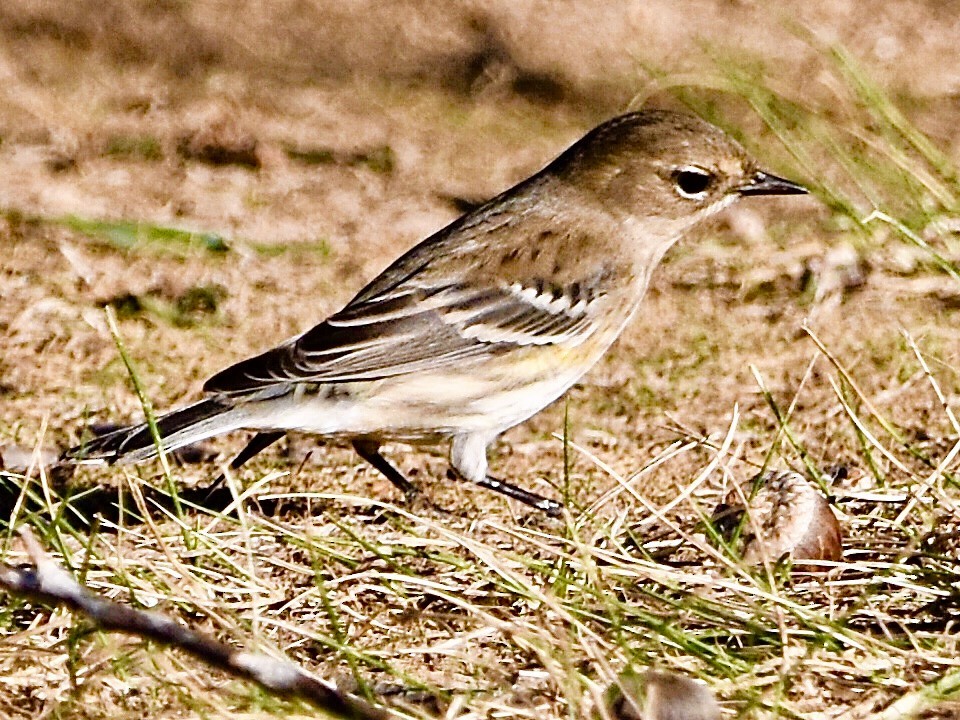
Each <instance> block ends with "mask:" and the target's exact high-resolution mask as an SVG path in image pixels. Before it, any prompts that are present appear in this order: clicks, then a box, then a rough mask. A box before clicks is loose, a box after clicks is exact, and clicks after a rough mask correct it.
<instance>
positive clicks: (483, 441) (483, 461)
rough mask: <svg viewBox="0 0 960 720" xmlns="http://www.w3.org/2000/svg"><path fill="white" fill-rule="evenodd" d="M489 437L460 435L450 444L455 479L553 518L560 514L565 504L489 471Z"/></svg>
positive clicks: (451, 468)
mask: <svg viewBox="0 0 960 720" xmlns="http://www.w3.org/2000/svg"><path fill="white" fill-rule="evenodd" d="M488 442H489V438H488V437H486V436H482V435H472V434H471V435H457V436H456V437H454V439H453V443H452V445H451V446H450V475H452V476H453V478H455V479H459V480H466V481H468V482H472V483H474V484H475V485H479V486H480V487H484V488H487V489H488V490H493V491H494V492H498V493H500V494H501V495H506V496H507V497H509V498H513V499H514V500H519V501H520V502H522V503H523V504H524V505H529V506H530V507H532V508H536V509H537V510H540V511H542V512H545V513H546V514H547V515H549V516H550V517H560V515H561V514H563V505H561V504H560V503H558V502H557V501H556V500H551V499H549V498H545V497H543V496H542V495H537V494H536V493H532V492H530V491H528V490H524V489H523V488H521V487H517V486H516V485H511V484H510V483H508V482H504V481H503V480H498V479H497V478H495V477H493V476H491V475H490V474H488V473H487V443H488Z"/></svg>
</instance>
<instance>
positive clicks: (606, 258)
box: [67, 111, 806, 515]
mask: <svg viewBox="0 0 960 720" xmlns="http://www.w3.org/2000/svg"><path fill="white" fill-rule="evenodd" d="M803 192H806V191H805V190H804V188H802V187H801V186H799V185H797V184H795V183H792V182H790V181H788V180H784V179H782V178H778V177H776V176H774V175H770V174H768V173H765V172H763V171H761V170H759V169H758V167H757V165H756V164H755V162H754V161H753V160H752V159H751V158H750V157H749V156H748V155H747V154H746V152H745V151H744V150H743V148H742V147H741V146H740V145H739V144H737V143H736V142H735V141H734V140H732V139H731V138H730V137H728V136H727V135H726V134H725V133H723V132H722V131H721V130H719V129H718V128H716V127H714V126H713V125H710V124H708V123H706V122H704V121H703V120H700V119H699V118H696V117H693V116H690V115H686V114H681V113H675V112H667V111H644V112H636V113H630V114H627V115H623V116H620V117H617V118H614V119H612V120H609V121H607V122H605V123H603V124H602V125H600V126H598V127H596V128H594V129H593V130H592V131H590V132H589V133H587V135H586V136H584V137H583V138H582V139H581V140H579V141H578V142H577V143H576V144H574V145H573V146H572V147H570V148H569V149H567V150H566V151H565V152H564V153H563V154H561V155H560V156H559V157H558V158H557V159H555V160H554V161H553V162H551V163H550V164H549V165H547V166H546V167H545V168H544V169H543V170H541V171H540V172H538V173H537V174H535V175H534V176H533V177H531V178H529V179H527V180H524V181H523V182H521V183H520V184H519V185H516V186H515V187H512V188H510V189H509V190H507V191H506V192H504V193H502V194H500V195H498V196H497V197H495V198H493V199H492V200H490V201H489V202H487V203H484V204H483V205H481V206H480V207H478V208H477V209H475V210H473V211H471V212H468V213H467V214H465V215H463V216H462V217H461V218H459V219H458V220H456V221H454V222H453V223H451V224H450V225H448V226H447V227H445V228H444V229H442V230H440V231H439V232H437V233H436V234H434V235H431V236H430V237H428V238H427V239H426V240H424V241H423V242H421V243H420V244H419V245H417V246H416V247H414V248H413V249H412V250H410V251H409V252H407V253H406V254H405V255H403V256H402V257H400V258H399V259H398V260H397V261H396V262H394V263H393V264H392V265H390V267H388V268H387V269H386V270H384V271H383V272H382V273H381V274H380V275H379V276H377V277H376V278H374V280H373V281H372V282H370V284H369V285H367V286H366V287H365V288H363V289H362V290H361V291H360V292H359V294H358V295H357V296H356V297H355V298H354V299H353V300H351V301H350V302H349V303H348V304H347V306H346V307H344V308H343V309H342V310H340V311H339V312H337V313H335V314H334V315H332V316H330V317H329V318H327V319H326V320H325V321H323V322H322V323H320V324H319V325H317V326H316V327H314V328H312V329H311V330H308V331H307V332H306V333H304V334H302V335H300V336H298V337H295V338H292V339H290V340H288V341H286V342H284V343H283V344H282V345H279V346H278V347H276V348H274V349H272V350H269V351H267V352H265V353H263V354H262V355H258V356H256V357H253V358H250V359H248V360H244V361H243V362H240V363H237V364H236V365H234V366H232V367H229V368H227V369H226V370H224V371H222V372H220V373H219V374H217V375H215V376H214V377H212V378H211V379H210V380H208V381H207V383H206V384H205V385H204V390H205V391H207V392H208V393H210V397H208V398H206V399H204V400H201V401H200V402H198V403H196V404H194V405H190V406H188V407H185V408H182V409H180V410H174V411H173V412H170V413H169V414H167V415H163V416H162V417H160V418H159V419H158V420H157V428H158V431H159V435H160V437H161V438H163V447H164V450H165V451H171V450H174V449H176V448H179V447H182V446H184V445H187V444H189V443H193V442H196V441H197V440H201V439H203V438H207V437H210V436H213V435H218V434H220V433H225V432H230V431H232V430H239V429H243V428H246V429H252V430H257V431H259V434H257V435H256V436H255V437H254V438H253V439H252V440H251V441H250V443H249V445H247V447H245V448H244V449H243V451H241V453H240V454H239V455H238V456H237V457H236V458H235V459H234V460H233V462H232V463H231V466H232V467H233V468H238V467H240V465H242V464H243V463H244V462H245V461H247V460H248V459H250V458H251V457H253V456H254V455H256V454H257V453H258V452H260V451H261V450H263V449H264V448H265V447H267V446H268V445H270V444H271V443H272V442H274V441H276V440H277V439H279V438H280V437H282V436H283V434H284V433H285V432H286V431H288V430H299V431H305V432H310V433H315V434H317V435H320V436H323V437H325V438H331V439H344V440H349V441H351V442H352V443H353V446H354V448H356V450H357V452H358V453H359V454H360V456H361V457H363V458H364V459H366V460H368V461H369V462H370V463H372V464H373V465H374V466H375V467H376V468H377V469H378V470H380V471H381V472H382V473H383V474H384V475H386V477H387V478H389V479H390V481H391V482H393V483H394V484H395V485H396V486H397V487H399V488H400V489H402V490H403V491H404V492H406V493H408V494H412V493H414V492H415V491H416V489H415V488H414V486H413V485H412V484H411V483H410V482H409V481H408V480H407V479H406V478H404V476H403V475H402V474H401V473H400V471H399V470H397V469H396V468H395V467H394V466H393V465H392V464H390V462H389V461H388V460H387V459H386V458H384V457H383V456H382V455H381V454H380V452H379V449H380V445H381V443H382V442H384V441H388V440H400V441H404V442H411V443H436V442H439V441H441V440H445V439H449V440H450V441H451V449H450V466H451V469H452V474H454V475H456V476H457V477H459V478H462V479H465V480H469V481H471V482H473V483H476V484H478V485H481V486H483V487H486V488H490V489H492V490H496V491H497V492H501V493H503V494H505V495H508V496H510V497H512V498H515V499H517V500H520V501H522V502H524V503H527V504H528V505H531V506H533V507H536V508H539V509H540V510H543V511H545V512H547V513H548V514H551V515H557V514H559V513H560V510H561V506H560V504H559V503H557V502H555V501H553V500H549V499H547V498H543V497H540V496H539V495H534V494H533V493H530V492H527V491H525V490H523V489H521V488H518V487H516V486H514V485H510V484H508V483H506V482H502V481H500V480H497V479H495V478H493V477H491V476H490V475H488V474H487V454H486V453H487V446H488V445H489V444H490V443H491V442H492V441H493V440H494V439H495V438H496V437H497V436H498V435H499V434H500V433H502V432H504V431H505V430H506V429H507V428H510V427H512V426H513V425H516V424H517V423H519V422H522V421H523V420H526V419H527V418H529V417H530V416H531V415H533V414H534V413H536V412H538V411H539V410H541V409H542V408H544V407H545V406H547V405H549V404H550V403H551V402H553V401H554V400H556V399H557V398H559V397H560V396H561V395H563V393H564V392H565V391H566V390H567V389H568V388H569V387H570V386H571V385H572V384H573V383H575V382H576V381H577V380H578V379H579V378H580V377H581V376H582V375H583V374H584V373H585V372H586V371H587V370H589V369H590V368H591V366H593V364H594V363H596V362H597V360H599V359H600V357H601V356H602V355H603V353H604V352H605V351H606V350H607V348H608V347H610V345H611V343H613V341H614V340H615V339H616V338H617V337H618V336H619V335H620V333H621V331H622V330H623V328H624V326H625V325H626V324H627V322H628V321H629V320H630V318H631V316H632V315H633V314H634V313H635V312H636V310H637V308H638V307H639V305H640V301H641V299H642V298H643V295H644V292H645V291H646V289H647V284H648V282H649V279H650V274H651V273H652V272H653V269H654V268H655V267H656V266H657V263H658V262H659V261H660V259H661V258H662V257H663V254H664V253H665V252H666V251H667V249H668V248H669V247H670V246H671V245H672V244H673V243H674V242H676V241H677V240H678V239H679V238H680V237H681V236H682V235H683V234H684V232H686V231H687V230H688V229H690V228H691V227H692V226H693V225H694V224H695V223H697V222H698V221H699V220H701V219H703V218H705V217H707V216H708V215H711V214H713V213H715V212H717V211H718V210H720V209H721V208H723V207H725V206H727V205H729V204H730V203H732V202H733V201H734V200H736V199H737V198H739V197H741V196H744V195H788V194H795V193H803ZM156 454H157V449H156V447H155V445H154V441H153V439H152V436H151V432H150V429H149V428H148V427H147V425H137V426H132V427H129V428H124V429H121V430H118V431H115V432H113V433H110V434H108V435H104V436H101V437H99V438H95V439H94V440H92V441H90V442H88V443H85V444H84V445H81V446H78V447H76V448H73V449H71V450H69V451H68V453H67V455H68V457H71V458H73V459H79V460H84V461H109V462H114V461H116V462H138V461H141V460H145V459H147V458H150V457H152V456H154V455H156Z"/></svg>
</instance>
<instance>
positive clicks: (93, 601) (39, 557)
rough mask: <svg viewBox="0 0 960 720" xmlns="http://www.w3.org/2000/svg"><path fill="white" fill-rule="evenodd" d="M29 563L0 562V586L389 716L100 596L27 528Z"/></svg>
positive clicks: (255, 675) (297, 670)
mask: <svg viewBox="0 0 960 720" xmlns="http://www.w3.org/2000/svg"><path fill="white" fill-rule="evenodd" d="M21 536H22V537H23V542H24V544H25V546H26V549H27V553H28V554H29V555H30V559H31V560H32V561H33V563H34V567H33V568H16V567H13V566H10V565H6V564H0V590H6V591H7V592H9V593H11V594H14V595H19V596H22V597H25V598H29V599H30V600H35V601H37V602H41V603H44V604H49V605H65V606H66V607H68V608H70V609H71V610H74V611H76V612H80V613H82V614H83V615H85V616H86V617H87V618H89V619H90V620H91V621H93V623H94V624H95V625H96V626H97V627H98V628H100V629H103V630H113V631H118V632H123V633H129V634H131V635H136V636H138V637H142V638H148V639H150V640H153V641H155V642H157V643H160V644H163V645H169V646H172V647H176V648H180V649H181V650H185V651H186V652H188V653H190V654H191V655H193V656H194V657H197V658H199V659H200V660H202V661H203V662H205V663H207V664H208V665H212V666H214V667H217V668H219V669H221V670H223V671H225V672H227V673H229V674H231V675H233V676H235V677H238V678H242V679H244V680H252V681H253V682H256V683H258V684H259V685H261V686H262V687H263V688H265V689H266V690H268V691H269V692H272V693H274V694H277V695H280V696H284V697H290V698H300V699H303V700H307V701H309V702H311V703H312V704H314V705H316V706H317V707H318V708H320V709H321V710H323V711H324V712H327V713H329V714H331V715H334V716H337V717H340V718H345V719H346V720H386V719H387V718H388V717H390V715H389V714H388V713H387V712H386V711H384V710H381V709H380V708H376V707H374V706H372V705H370V704H368V703H366V702H364V701H362V700H360V699H358V698H355V697H351V696H349V695H347V694H345V693H342V692H340V691H339V690H337V689H336V688H335V687H332V686H331V685H329V684H328V683H326V682H324V681H323V680H321V679H319V678H317V677H314V676H313V675H311V674H309V673H308V672H306V671H305V670H303V669H302V668H301V667H299V666H298V665H296V664H294V663H292V662H290V661H289V660H282V659H277V658H273V657H270V656H268V655H264V654H262V653H254V652H247V651H243V650H237V649H236V648H233V647H231V646H230V645H227V644H226V643H222V642H220V641H218V640H215V639H214V638H212V637H210V636H208V635H205V634H203V633H199V632H196V631H194V630H191V629H189V628H187V627H185V626H183V625H181V624H180V623H179V622H177V621H176V620H174V619H173V618H170V617H167V616H165V615H163V614H161V613H158V612H152V611H147V610H137V609H134V608H131V607H129V606H127V605H122V604H120V603H118V602H114V601H112V600H107V599H104V598H102V597H99V596H97V595H95V594H93V593H92V592H90V590H88V589H87V588H85V587H84V586H82V585H80V583H78V582H77V581H76V580H75V579H74V578H73V576H72V575H70V573H68V572H67V571H66V570H64V569H63V568H61V567H60V566H59V565H58V564H57V563H56V562H55V561H54V560H53V559H52V558H50V557H49V556H48V555H47V554H46V553H45V552H44V551H43V548H42V547H41V546H40V543H39V542H37V539H36V538H35V537H34V535H33V533H32V532H30V530H29V529H27V528H24V529H22V530H21Z"/></svg>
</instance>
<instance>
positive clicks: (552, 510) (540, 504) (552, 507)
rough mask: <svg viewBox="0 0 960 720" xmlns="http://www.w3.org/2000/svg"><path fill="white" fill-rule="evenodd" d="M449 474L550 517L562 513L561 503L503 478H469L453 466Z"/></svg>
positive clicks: (558, 515)
mask: <svg viewBox="0 0 960 720" xmlns="http://www.w3.org/2000/svg"><path fill="white" fill-rule="evenodd" d="M449 475H450V476H451V478H452V479H456V480H466V481H467V482H472V483H473V484H475V485H479V486H480V487H483V488H487V489H488V490H493V491H494V492H498V493H500V494H501V495H506V496H507V497H509V498H513V499H514V500H519V501H520V502H522V503H523V504H524V505H529V506H530V507H532V508H536V509H537V510H540V511H542V512H545V513H546V514H547V515H549V516H550V517H560V516H561V515H562V514H563V505H561V504H560V503H558V502H557V501H556V500H551V499H550V498H546V497H544V496H543V495H537V494H536V493H533V492H530V491H529V490H524V489H523V488H522V487H517V486H516V485H511V484H510V483H508V482H504V481H503V480H498V479H497V478H495V477H493V476H492V475H484V476H483V477H482V478H480V479H479V480H471V479H470V478H465V477H463V476H462V475H461V474H460V473H458V472H457V471H456V470H454V469H453V468H450V473H449Z"/></svg>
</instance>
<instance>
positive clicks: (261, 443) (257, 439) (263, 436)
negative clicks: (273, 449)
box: [209, 430, 286, 490]
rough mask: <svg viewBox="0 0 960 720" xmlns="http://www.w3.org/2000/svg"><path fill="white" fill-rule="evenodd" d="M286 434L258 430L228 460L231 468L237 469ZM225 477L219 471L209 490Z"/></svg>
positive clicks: (277, 431) (278, 431) (279, 431)
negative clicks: (231, 458) (241, 448)
mask: <svg viewBox="0 0 960 720" xmlns="http://www.w3.org/2000/svg"><path fill="white" fill-rule="evenodd" d="M284 435H286V433H285V432H283V431H281V430H276V431H272V432H259V433H257V434H256V435H254V436H253V437H252V438H250V442H248V443H247V444H246V446H244V448H243V450H241V451H240V452H238V453H237V454H236V456H234V458H233V460H231V461H230V469H231V470H239V469H240V468H241V467H242V466H243V465H244V463H246V462H247V461H248V460H250V459H251V458H252V457H254V456H255V455H259V454H260V453H261V452H263V451H264V450H266V449H267V448H268V447H270V446H271V445H273V444H274V443H275V442H276V441H277V440H279V439H280V438H282V437H283V436H284ZM225 479H226V474H225V473H220V474H219V475H218V476H217V479H216V480H214V481H213V482H212V483H211V484H210V488H209V489H210V490H213V489H215V488H217V487H218V486H219V485H220V484H221V483H222V482H223V481H224V480H225Z"/></svg>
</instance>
